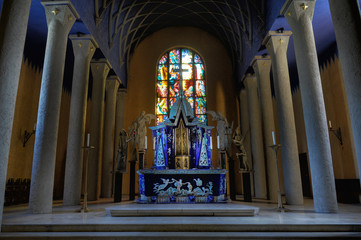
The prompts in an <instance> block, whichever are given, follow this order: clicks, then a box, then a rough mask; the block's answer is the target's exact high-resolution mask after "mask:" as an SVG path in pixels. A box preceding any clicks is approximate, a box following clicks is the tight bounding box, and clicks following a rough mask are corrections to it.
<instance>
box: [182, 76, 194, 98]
mask: <svg viewBox="0 0 361 240" xmlns="http://www.w3.org/2000/svg"><path fill="white" fill-rule="evenodd" d="M183 91H184V96H186V97H193V81H192V80H188V81H183Z"/></svg>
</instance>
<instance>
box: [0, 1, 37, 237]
mask: <svg viewBox="0 0 361 240" xmlns="http://www.w3.org/2000/svg"><path fill="white" fill-rule="evenodd" d="M30 4H31V1H29V0H4V1H3V3H2V12H1V13H0V116H1V117H0V120H1V125H0V136H1V138H0V156H1V157H0V232H1V222H2V212H3V206H4V195H5V185H6V172H7V169H8V159H9V158H8V156H9V151H10V141H11V132H12V129H13V120H14V112H15V103H16V95H17V92H18V84H19V77H20V70H21V63H22V59H23V52H24V45H25V36H26V30H27V26H28V19H29V12H30Z"/></svg>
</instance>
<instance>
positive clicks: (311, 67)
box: [281, 0, 337, 212]
mask: <svg viewBox="0 0 361 240" xmlns="http://www.w3.org/2000/svg"><path fill="white" fill-rule="evenodd" d="M315 3H316V1H309V0H308V1H305V0H301V1H300V0H297V1H294V0H287V1H286V3H285V5H284V6H283V8H282V10H281V14H283V15H285V17H286V19H287V21H288V23H289V24H290V26H291V28H292V31H293V41H294V46H295V53H296V60H297V68H298V76H299V80H300V90H301V97H302V105H303V113H304V115H303V116H304V119H305V127H306V136H307V145H308V155H309V159H310V167H311V176H312V188H313V201H314V207H315V211H316V212H337V199H336V190H335V178H334V176H333V167H332V155H331V147H330V140H329V134H328V126H327V119H326V109H325V103H324V100H323V99H324V98H323V92H322V85H321V76H320V70H319V65H318V59H317V51H316V44H315V38H314V35H313V28H312V18H313V12H314V8H315Z"/></svg>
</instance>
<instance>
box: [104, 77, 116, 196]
mask: <svg viewBox="0 0 361 240" xmlns="http://www.w3.org/2000/svg"><path fill="white" fill-rule="evenodd" d="M119 85H120V79H119V77H117V76H110V77H109V78H108V80H107V82H106V87H105V89H106V90H105V91H106V105H105V120H104V145H103V149H104V151H103V161H102V188H101V189H102V190H101V196H102V197H104V198H110V197H111V196H112V193H113V187H112V183H113V162H114V135H115V134H114V133H115V110H116V100H117V98H116V97H117V92H118V88H119Z"/></svg>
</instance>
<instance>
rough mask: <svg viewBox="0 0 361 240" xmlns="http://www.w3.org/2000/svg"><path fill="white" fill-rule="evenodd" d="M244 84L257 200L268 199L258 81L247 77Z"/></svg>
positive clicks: (252, 77)
mask: <svg viewBox="0 0 361 240" xmlns="http://www.w3.org/2000/svg"><path fill="white" fill-rule="evenodd" d="M244 84H245V86H246V90H247V97H248V114H249V122H250V127H251V144H252V145H251V147H252V156H253V170H254V192H255V197H256V198H263V199H266V198H267V185H266V172H265V159H264V151H263V135H262V122H261V111H260V106H259V100H258V93H257V91H258V90H257V79H256V78H255V77H254V76H246V77H245V78H244Z"/></svg>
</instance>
